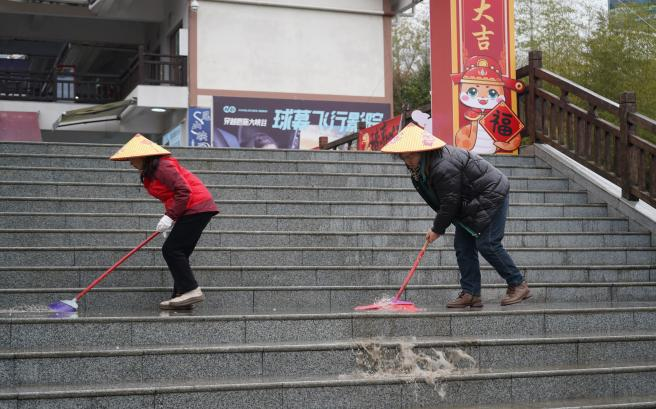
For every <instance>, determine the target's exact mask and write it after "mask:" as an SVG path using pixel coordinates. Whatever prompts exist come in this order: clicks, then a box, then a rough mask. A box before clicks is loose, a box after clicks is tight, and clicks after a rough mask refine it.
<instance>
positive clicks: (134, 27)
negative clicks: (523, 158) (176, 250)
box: [0, 0, 416, 148]
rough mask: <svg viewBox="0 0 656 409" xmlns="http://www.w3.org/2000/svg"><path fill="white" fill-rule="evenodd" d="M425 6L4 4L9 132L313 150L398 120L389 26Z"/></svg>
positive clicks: (300, 1) (231, 0)
mask: <svg viewBox="0 0 656 409" xmlns="http://www.w3.org/2000/svg"><path fill="white" fill-rule="evenodd" d="M415 3H416V1H413V0H405V1H389V0H267V1H262V0H63V1H34V0H29V1H27V0H25V1H6V0H4V1H2V2H0V39H1V40H0V112H2V113H4V116H0V121H2V120H4V121H6V123H7V124H9V126H10V128H11V127H13V128H14V129H15V130H14V131H12V132H13V136H14V137H16V135H19V134H21V132H22V131H21V129H23V130H25V129H27V128H28V127H32V128H33V127H35V125H34V121H35V119H25V118H26V117H31V118H34V117H36V122H37V123H38V128H39V131H40V133H41V138H42V139H43V140H46V141H50V140H57V141H76V142H111V143H114V142H121V141H123V140H124V139H125V138H126V137H127V135H130V134H132V133H134V132H142V133H144V134H147V135H148V136H150V137H153V138H158V139H159V140H164V141H165V142H167V143H170V144H182V145H186V144H192V145H195V144H199V145H202V144H208V145H215V146H235V145H240V146H255V145H254V144H257V143H256V142H254V141H255V140H256V139H257V138H260V139H266V138H265V137H264V136H263V134H267V135H269V136H271V137H272V139H273V140H274V142H276V143H277V144H278V147H294V148H298V147H309V146H310V145H312V144H316V138H317V137H318V136H319V135H328V136H331V137H338V136H339V135H343V134H344V133H347V132H348V131H350V130H353V129H354V127H355V126H357V123H358V122H365V123H366V124H373V123H376V122H379V121H380V120H382V119H387V118H388V117H389V116H390V115H391V114H392V112H391V110H392V57H391V55H392V54H391V47H392V45H391V19H392V17H393V16H394V15H395V14H396V13H399V12H402V11H403V10H405V9H407V8H409V7H412V6H413V5H414V4H415ZM27 113H30V114H32V115H31V116H30V115H27V116H26V115H25V114H27ZM3 118H5V119H3ZM30 121H32V123H30ZM208 122H209V123H208ZM192 131H193V132H192ZM12 132H9V135H7V134H6V133H5V135H0V138H3V139H11V138H12ZM24 133H25V134H27V132H26V131H25V132H24ZM244 144H246V145H244Z"/></svg>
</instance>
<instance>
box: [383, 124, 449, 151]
mask: <svg viewBox="0 0 656 409" xmlns="http://www.w3.org/2000/svg"><path fill="white" fill-rule="evenodd" d="M444 146H446V142H444V141H443V140H441V139H439V138H437V137H436V136H434V135H433V134H431V133H430V132H426V131H424V128H422V127H420V126H417V125H415V124H410V125H408V126H406V127H405V128H403V130H402V131H401V132H399V133H398V135H396V136H395V137H394V138H392V140H390V141H389V142H388V143H387V144H386V145H385V146H383V148H382V149H381V152H387V153H405V152H424V151H433V150H435V149H440V148H443V147H444Z"/></svg>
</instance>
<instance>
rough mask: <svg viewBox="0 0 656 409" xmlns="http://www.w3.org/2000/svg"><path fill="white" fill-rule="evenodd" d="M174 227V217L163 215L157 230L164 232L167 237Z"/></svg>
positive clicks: (163, 234)
mask: <svg viewBox="0 0 656 409" xmlns="http://www.w3.org/2000/svg"><path fill="white" fill-rule="evenodd" d="M172 227H173V219H171V218H170V217H168V216H167V215H164V216H162V218H161V219H159V222H158V223H157V227H156V228H155V230H157V231H158V232H160V233H162V236H164V238H166V236H168V235H169V231H170V230H171V228H172Z"/></svg>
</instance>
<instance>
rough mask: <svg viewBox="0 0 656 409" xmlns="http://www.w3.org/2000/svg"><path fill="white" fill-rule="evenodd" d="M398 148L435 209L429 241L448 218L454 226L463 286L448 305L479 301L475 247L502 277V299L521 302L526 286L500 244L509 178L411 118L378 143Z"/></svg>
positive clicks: (474, 304) (526, 295)
mask: <svg viewBox="0 0 656 409" xmlns="http://www.w3.org/2000/svg"><path fill="white" fill-rule="evenodd" d="M382 151H383V152H388V153H397V154H399V156H400V157H401V159H403V161H404V162H405V164H406V166H407V168H408V169H409V170H410V173H411V178H412V184H413V185H414V186H415V188H416V189H417V192H419V194H420V195H421V197H422V198H424V200H425V201H426V203H428V205H429V206H431V207H432V208H433V210H435V212H436V214H435V219H434V220H433V226H432V227H431V228H430V229H429V230H428V232H427V233H426V240H428V241H429V242H433V241H434V240H436V239H437V238H438V237H440V236H441V235H443V234H444V231H445V230H446V228H447V227H448V226H449V225H450V224H454V225H455V227H456V235H455V239H454V243H453V245H454V247H455V250H456V258H457V259H458V267H459V269H460V286H461V288H462V291H461V292H460V295H459V296H458V298H456V299H455V300H452V301H449V303H448V304H447V306H448V307H449V308H464V307H482V306H483V304H482V302H481V270H480V266H479V262H478V253H479V252H480V253H481V255H482V256H483V257H484V258H485V259H486V260H487V261H488V262H489V263H490V264H491V265H492V267H494V268H495V270H496V271H497V272H498V273H499V275H500V276H501V277H502V278H503V279H504V280H506V283H507V284H508V290H507V291H506V295H505V296H504V297H503V299H502V300H501V305H510V304H516V303H518V302H521V301H523V300H525V299H527V298H529V297H530V296H531V292H530V290H529V288H528V285H527V284H526V281H525V280H524V277H523V276H522V274H521V273H520V272H519V270H518V269H517V267H516V266H515V263H514V262H513V260H512V258H511V257H510V255H509V254H508V252H506V249H505V248H504V247H503V245H502V244H501V240H502V239H503V235H504V229H505V224H506V214H507V213H508V192H509V190H510V183H509V182H508V178H507V177H506V176H505V175H504V174H503V173H501V172H500V171H499V170H498V169H497V168H495V167H494V166H492V165H491V164H490V163H489V162H487V161H486V160H484V159H483V158H481V157H480V156H478V155H477V154H474V153H472V152H469V151H467V150H464V149H460V148H455V147H452V146H446V143H444V142H443V141H442V140H440V139H438V138H436V137H435V136H433V135H431V134H430V133H428V132H424V130H423V129H422V128H421V127H419V126H417V125H414V124H410V125H408V126H407V127H405V128H404V129H403V130H402V131H401V132H400V133H399V134H398V135H397V136H396V137H395V138H394V139H392V140H391V141H390V142H389V143H388V144H387V145H385V146H384V147H383V148H382Z"/></svg>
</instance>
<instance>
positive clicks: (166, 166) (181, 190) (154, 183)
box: [144, 156, 219, 220]
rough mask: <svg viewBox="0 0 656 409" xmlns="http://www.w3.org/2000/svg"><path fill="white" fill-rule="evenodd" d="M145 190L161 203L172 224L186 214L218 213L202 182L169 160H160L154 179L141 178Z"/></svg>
mask: <svg viewBox="0 0 656 409" xmlns="http://www.w3.org/2000/svg"><path fill="white" fill-rule="evenodd" d="M144 187H145V188H146V190H147V191H148V193H150V194H151V195H152V196H154V197H155V198H157V199H159V200H160V201H161V202H162V203H164V207H165V208H166V215H167V216H169V217H170V218H171V219H173V220H177V219H179V218H180V217H181V216H184V215H189V214H195V213H205V212H214V213H218V212H219V209H218V208H217V207H216V204H215V203H214V198H213V197H212V194H211V193H210V192H209V190H207V188H206V187H205V185H204V184H203V182H201V181H200V179H198V178H197V177H196V176H195V175H194V174H193V173H191V172H190V171H188V170H187V169H185V168H184V167H182V166H180V164H179V163H178V161H177V160H176V159H174V158H172V157H170V156H166V157H163V158H160V159H159V165H158V166H157V170H156V171H155V173H154V175H153V177H152V178H144Z"/></svg>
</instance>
